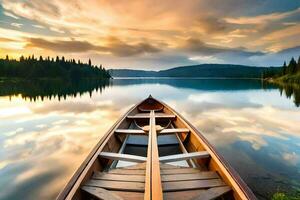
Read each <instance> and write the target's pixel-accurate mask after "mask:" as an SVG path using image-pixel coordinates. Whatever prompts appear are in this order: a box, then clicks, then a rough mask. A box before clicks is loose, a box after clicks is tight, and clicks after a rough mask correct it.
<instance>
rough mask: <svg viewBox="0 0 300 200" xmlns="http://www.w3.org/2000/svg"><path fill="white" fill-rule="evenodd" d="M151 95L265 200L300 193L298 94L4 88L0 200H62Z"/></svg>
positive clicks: (223, 85) (215, 87)
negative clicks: (78, 173) (102, 145)
mask: <svg viewBox="0 0 300 200" xmlns="http://www.w3.org/2000/svg"><path fill="white" fill-rule="evenodd" d="M281 93H282V94H281ZM285 93H287V94H288V96H291V97H290V98H287V97H286V95H285ZM149 94H152V95H153V96H154V97H156V98H159V99H161V100H162V101H164V102H166V103H167V104H169V105H170V106H172V107H173V108H175V109H176V110H177V111H178V112H180V113H182V115H183V116H185V117H186V118H187V119H188V120H190V121H191V122H192V123H193V124H194V125H195V126H196V127H197V128H198V129H199V130H201V131H202V132H203V134H204V135H205V136H206V137H207V138H208V140H209V141H210V142H211V143H212V144H213V145H214V146H215V147H216V148H217V150H218V151H219V153H220V154H221V155H223V156H224V157H225V158H226V159H227V160H228V161H229V163H230V164H231V165H232V167H233V168H235V169H236V171H237V172H238V173H239V174H240V175H241V177H242V178H243V179H244V180H245V182H246V183H247V184H248V185H249V186H250V187H251V189H252V190H253V191H254V193H255V194H256V195H257V196H258V197H259V198H260V199H269V198H270V196H271V195H272V194H273V193H275V192H277V191H285V192H290V193H294V192H296V191H297V190H299V188H300V181H299V180H300V125H299V124H300V112H299V111H300V108H299V107H297V106H296V105H298V103H297V102H298V101H296V100H295V99H294V96H295V95H296V94H293V92H291V91H286V92H284V91H280V90H279V89H278V88H276V87H274V86H265V85H262V84H261V82H260V81H254V80H253V81H250V80H205V79H193V80H184V79H160V80H158V79H139V80H132V79H122V80H120V79H118V80H113V81H112V82H111V83H103V84H99V83H97V84H95V83H82V84H77V85H76V86H74V85H72V86H70V85H66V84H59V83H58V84H49V83H26V84H24V83H22V84H18V83H4V82H2V83H0V95H1V96H0V177H1V178H0V199H7V200H11V199H53V198H55V197H56V195H57V194H58V192H59V191H60V189H61V188H62V187H63V186H64V184H65V183H66V182H67V181H68V179H69V178H70V176H71V175H72V174H73V173H74V171H75V170H76V169H77V168H78V166H79V165H80V164H81V162H82V161H83V159H84V158H85V157H86V156H87V154H88V153H89V151H90V150H91V149H92V147H93V146H94V145H95V144H96V143H97V141H98V140H99V139H100V138H101V137H102V136H103V135H104V134H105V132H106V131H107V130H108V129H109V128H110V126H111V125H112V124H113V123H114V122H115V121H116V120H117V119H118V118H119V117H120V115H121V114H123V113H124V112H126V111H127V110H128V109H129V108H130V107H131V106H132V105H134V104H135V103H137V102H139V101H140V100H142V99H143V98H146V97H147V96H148V95H149ZM298 96H299V95H298Z"/></svg>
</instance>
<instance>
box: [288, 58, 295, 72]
mask: <svg viewBox="0 0 300 200" xmlns="http://www.w3.org/2000/svg"><path fill="white" fill-rule="evenodd" d="M287 69H288V70H287V71H288V74H294V73H296V71H297V62H296V61H295V59H294V58H292V59H291V61H290V63H289V65H288V68H287Z"/></svg>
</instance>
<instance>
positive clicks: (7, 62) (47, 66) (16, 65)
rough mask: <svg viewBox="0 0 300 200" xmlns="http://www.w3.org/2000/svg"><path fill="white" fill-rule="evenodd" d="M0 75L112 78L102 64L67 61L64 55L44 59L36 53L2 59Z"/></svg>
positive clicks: (34, 77) (0, 61)
mask: <svg viewBox="0 0 300 200" xmlns="http://www.w3.org/2000/svg"><path fill="white" fill-rule="evenodd" d="M0 77H10V78H13V77H15V78H26V79H29V78H31V79H40V78H54V79H57V78H60V79H64V80H66V79H70V80H75V81H76V80H79V79H82V78H95V79H104V78H110V75H109V73H108V71H106V70H105V69H104V68H102V66H100V67H98V66H93V65H91V62H89V64H84V63H82V62H80V61H79V62H78V64H77V63H75V60H74V59H72V60H70V61H66V60H65V58H64V57H62V59H59V57H58V56H57V57H56V60H55V61H54V59H53V58H52V59H51V60H50V57H48V58H47V59H43V57H42V56H40V57H39V59H38V60H37V59H35V58H34V55H32V56H31V57H30V56H29V57H28V58H24V56H21V57H20V60H19V61H17V60H13V59H9V57H8V56H6V59H0Z"/></svg>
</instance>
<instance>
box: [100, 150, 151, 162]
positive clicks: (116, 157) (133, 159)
mask: <svg viewBox="0 0 300 200" xmlns="http://www.w3.org/2000/svg"><path fill="white" fill-rule="evenodd" d="M99 156H100V157H102V158H107V159H110V160H123V161H128V162H145V161H146V160H147V158H146V157H143V156H135V155H130V154H120V153H111V152H101V153H100V154H99Z"/></svg>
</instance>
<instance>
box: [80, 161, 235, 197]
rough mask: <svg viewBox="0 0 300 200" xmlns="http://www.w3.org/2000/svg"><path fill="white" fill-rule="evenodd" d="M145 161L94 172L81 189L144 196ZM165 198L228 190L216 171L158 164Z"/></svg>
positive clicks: (99, 194)
mask: <svg viewBox="0 0 300 200" xmlns="http://www.w3.org/2000/svg"><path fill="white" fill-rule="evenodd" d="M145 168H146V164H145V163H140V164H137V165H134V166H130V167H124V168H117V169H112V170H109V171H107V172H95V173H94V174H93V176H92V178H91V179H90V180H89V181H87V182H86V183H85V184H84V186H83V187H82V190H83V191H84V192H85V194H89V196H92V197H93V198H96V199H118V200H121V199H125V200H126V199H133V200H137V199H144V191H145ZM160 170H161V181H162V189H163V198H164V199H168V200H169V199H174V200H175V199H176V200H179V199H184V200H187V199H195V200H197V199H201V200H209V199H217V198H218V197H220V196H222V195H224V194H226V193H228V192H230V191H231V188H230V187H228V186H226V184H225V183H224V182H223V181H222V180H221V179H220V177H219V175H218V174H217V173H216V172H212V171H201V170H199V169H195V168H188V167H178V166H173V165H169V164H163V163H160Z"/></svg>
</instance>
